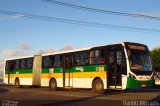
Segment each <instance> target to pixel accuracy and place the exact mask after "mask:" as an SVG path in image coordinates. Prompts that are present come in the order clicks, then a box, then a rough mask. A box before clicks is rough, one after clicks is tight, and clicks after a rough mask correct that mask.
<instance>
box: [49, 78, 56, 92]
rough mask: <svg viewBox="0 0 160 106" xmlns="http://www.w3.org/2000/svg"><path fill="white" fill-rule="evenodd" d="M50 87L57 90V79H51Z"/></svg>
mask: <svg viewBox="0 0 160 106" xmlns="http://www.w3.org/2000/svg"><path fill="white" fill-rule="evenodd" d="M49 87H50V89H51V90H53V91H56V90H57V82H56V80H55V79H51V81H50V83H49Z"/></svg>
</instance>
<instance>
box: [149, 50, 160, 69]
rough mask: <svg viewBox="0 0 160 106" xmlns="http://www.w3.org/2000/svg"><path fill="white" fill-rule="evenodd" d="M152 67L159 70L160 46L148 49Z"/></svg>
mask: <svg viewBox="0 0 160 106" xmlns="http://www.w3.org/2000/svg"><path fill="white" fill-rule="evenodd" d="M150 54H151V59H152V64H153V69H154V70H156V71H158V70H159V71H160V48H155V49H153V50H151V51H150Z"/></svg>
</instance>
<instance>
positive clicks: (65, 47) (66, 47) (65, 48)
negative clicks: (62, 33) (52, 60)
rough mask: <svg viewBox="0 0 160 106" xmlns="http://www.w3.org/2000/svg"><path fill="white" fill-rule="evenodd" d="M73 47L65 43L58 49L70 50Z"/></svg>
mask: <svg viewBox="0 0 160 106" xmlns="http://www.w3.org/2000/svg"><path fill="white" fill-rule="evenodd" d="M72 49H73V47H72V46H70V45H65V46H64V47H63V48H61V49H60V51H65V50H72Z"/></svg>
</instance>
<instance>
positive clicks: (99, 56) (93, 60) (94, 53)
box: [90, 49, 105, 64]
mask: <svg viewBox="0 0 160 106" xmlns="http://www.w3.org/2000/svg"><path fill="white" fill-rule="evenodd" d="M104 62H105V58H104V50H103V49H100V50H91V51H90V64H104Z"/></svg>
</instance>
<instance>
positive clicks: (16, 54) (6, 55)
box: [1, 49, 25, 57]
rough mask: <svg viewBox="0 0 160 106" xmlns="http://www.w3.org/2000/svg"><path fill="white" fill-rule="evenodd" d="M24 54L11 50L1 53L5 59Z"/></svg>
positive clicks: (21, 51) (20, 51)
mask: <svg viewBox="0 0 160 106" xmlns="http://www.w3.org/2000/svg"><path fill="white" fill-rule="evenodd" d="M24 53H25V52H24V51H23V50H11V49H6V50H3V51H1V54H2V55H4V56H5V57H13V56H18V55H22V54H24Z"/></svg>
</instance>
